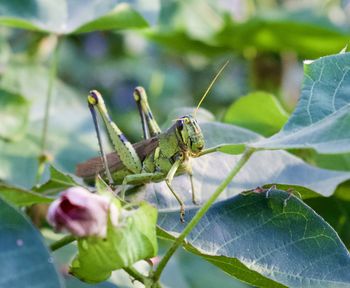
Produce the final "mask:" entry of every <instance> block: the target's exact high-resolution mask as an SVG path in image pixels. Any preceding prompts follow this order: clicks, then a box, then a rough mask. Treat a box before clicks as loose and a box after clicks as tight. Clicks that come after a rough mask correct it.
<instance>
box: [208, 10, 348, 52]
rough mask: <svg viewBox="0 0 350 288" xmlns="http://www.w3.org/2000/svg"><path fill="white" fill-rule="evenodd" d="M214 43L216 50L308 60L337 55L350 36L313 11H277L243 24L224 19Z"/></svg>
mask: <svg viewBox="0 0 350 288" xmlns="http://www.w3.org/2000/svg"><path fill="white" fill-rule="evenodd" d="M247 35H249V37H247ZM214 39H215V40H213V41H212V42H214V43H215V44H216V45H217V46H219V47H225V48H226V49H231V50H234V51H238V52H242V53H244V52H248V51H253V53H254V52H255V53H256V51H258V52H267V51H268V52H281V51H294V52H295V53H297V54H298V55H300V56H301V57H305V58H310V57H320V56H324V55H328V54H334V53H337V52H338V51H340V50H341V49H343V47H344V46H345V45H346V44H347V43H348V41H349V32H348V31H346V29H343V28H342V27H339V26H336V25H334V24H333V23H332V22H331V21H329V19H327V18H325V17H319V16H318V15H316V14H315V13H314V12H312V11H296V12H292V13H290V12H284V11H282V10H281V9H279V10H277V11H270V12H268V13H257V15H254V17H252V18H250V19H248V20H247V21H246V22H243V23H242V22H234V21H233V20H232V19H229V18H228V19H227V18H226V23H225V25H224V27H223V28H222V30H221V31H220V32H219V33H217V35H215V38H214ZM242 39H244V41H242ZM315 43H317V44H315Z"/></svg>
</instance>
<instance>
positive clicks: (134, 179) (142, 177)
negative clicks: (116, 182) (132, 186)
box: [120, 172, 164, 200]
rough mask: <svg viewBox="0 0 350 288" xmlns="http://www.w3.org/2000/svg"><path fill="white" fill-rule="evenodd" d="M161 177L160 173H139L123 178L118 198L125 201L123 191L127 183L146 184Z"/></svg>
mask: <svg viewBox="0 0 350 288" xmlns="http://www.w3.org/2000/svg"><path fill="white" fill-rule="evenodd" d="M161 176H164V174H163V173H160V172H154V173H140V174H130V175H127V176H125V177H124V179H123V183H122V189H121V192H120V197H121V198H122V199H123V200H124V199H125V191H126V186H127V185H128V184H129V183H137V184H140V183H147V182H149V181H152V179H154V178H159V177H161Z"/></svg>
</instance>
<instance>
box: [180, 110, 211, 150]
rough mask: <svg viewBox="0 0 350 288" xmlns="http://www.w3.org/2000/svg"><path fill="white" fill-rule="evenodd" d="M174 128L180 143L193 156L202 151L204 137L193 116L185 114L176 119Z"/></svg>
mask: <svg viewBox="0 0 350 288" xmlns="http://www.w3.org/2000/svg"><path fill="white" fill-rule="evenodd" d="M176 130H177V133H178V134H179V136H180V138H181V141H182V143H183V144H184V146H186V147H187V148H188V150H189V151H190V152H191V154H192V155H193V156H195V155H196V154H198V153H199V152H200V151H202V149H203V147H204V137H203V134H202V131H201V128H200V127H199V125H198V123H197V120H196V119H195V118H193V117H192V116H191V115H187V116H183V117H181V118H180V119H178V120H176Z"/></svg>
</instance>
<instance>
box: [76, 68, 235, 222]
mask: <svg viewBox="0 0 350 288" xmlns="http://www.w3.org/2000/svg"><path fill="white" fill-rule="evenodd" d="M227 64H228V62H226V63H225V65H224V66H223V67H222V68H221V69H220V71H219V72H218V73H217V75H216V76H215V77H214V79H213V81H212V82H211V84H210V85H209V87H208V89H207V91H206V92H205V94H204V95H203V97H202V99H201V101H200V102H199V104H198V107H199V105H200V104H201V102H202V101H203V99H204V98H205V97H206V95H207V93H208V92H209V90H210V88H211V86H212V85H213V83H214V82H215V81H216V79H217V77H218V76H219V74H220V73H221V72H222V71H223V69H224V68H225V67H226V65H227ZM133 95H134V99H135V101H136V104H137V107H138V110H139V113H140V118H141V123H142V130H143V136H144V140H142V141H141V142H138V143H136V144H131V143H130V142H129V141H128V139H127V138H126V137H125V135H124V134H123V133H122V131H121V130H120V129H119V128H118V126H117V125H116V124H115V123H114V122H113V121H112V120H111V118H110V117H109V114H108V111H107V108H106V106H105V103H104V100H103V98H102V96H101V94H100V93H99V92H98V91H96V90H93V91H90V93H89V95H88V105H89V108H90V111H91V114H92V118H93V121H94V125H95V129H96V134H97V138H98V143H99V147H100V153H101V157H96V158H92V159H90V160H87V161H86V162H84V163H81V164H78V166H77V170H76V174H77V175H78V176H79V177H82V178H84V179H85V180H92V179H94V178H95V176H96V175H97V174H102V173H104V172H105V173H106V178H107V179H108V181H109V183H110V184H121V185H122V190H121V197H122V198H124V195H125V190H126V186H127V185H128V184H131V185H138V184H145V183H148V182H160V181H163V180H164V181H165V183H166V185H167V186H168V188H169V190H170V192H171V193H172V194H173V195H174V197H175V198H176V200H177V201H178V203H179V205H180V221H181V222H184V216H185V206H184V203H183V201H182V199H181V198H180V197H179V195H178V194H177V193H176V191H175V190H174V189H173V187H172V185H171V183H172V180H173V178H174V176H176V175H180V174H184V173H187V174H188V175H189V179H190V182H191V190H192V191H191V193H192V202H193V203H194V204H196V198H195V189H194V185H193V177H192V168H191V164H190V161H189V160H190V158H193V157H199V156H201V155H203V154H206V153H207V151H206V150H204V144H205V141H204V136H203V134H202V131H201V129H200V127H199V125H198V123H197V120H196V119H195V117H193V116H191V115H186V116H183V117H181V118H179V119H176V121H175V123H174V124H173V125H172V126H171V127H170V128H169V129H167V130H166V131H164V132H161V130H160V128H159V126H158V124H157V122H156V120H155V119H154V117H153V114H152V111H151V109H150V107H149V104H148V100H147V95H146V92H145V90H144V89H143V88H142V87H136V88H135V90H134V93H133ZM198 107H197V109H198ZM96 110H97V111H98V112H99V114H100V116H101V118H102V121H103V123H104V125H105V127H106V130H107V132H108V135H109V137H110V139H111V141H112V144H113V146H114V149H115V151H116V153H115V152H114V153H110V154H108V155H105V153H104V151H103V148H102V141H101V137H100V132H99V127H98V122H97V117H96ZM196 111H197V110H196Z"/></svg>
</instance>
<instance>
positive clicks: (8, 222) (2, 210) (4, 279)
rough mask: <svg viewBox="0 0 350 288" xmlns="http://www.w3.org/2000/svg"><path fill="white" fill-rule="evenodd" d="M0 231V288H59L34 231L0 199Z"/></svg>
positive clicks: (51, 260)
mask: <svg viewBox="0 0 350 288" xmlns="http://www.w3.org/2000/svg"><path fill="white" fill-rule="evenodd" d="M0 229H1V238H0V263H2V267H1V270H0V286H1V287H13V288H17V287H18V288H22V287H33V288H39V287H50V288H59V287H63V285H62V283H61V279H60V277H59V275H58V272H57V271H56V269H55V266H54V264H53V258H52V256H51V255H50V254H49V252H48V250H47V248H46V247H45V245H44V243H43V241H42V239H41V236H40V234H39V233H38V231H37V230H36V229H35V228H34V226H33V225H32V224H31V223H30V222H29V221H28V220H27V219H26V218H25V217H24V216H23V215H22V214H20V213H19V212H18V211H17V210H15V209H14V208H13V207H11V206H10V205H8V204H7V203H6V202H4V201H3V200H2V199H1V198H0Z"/></svg>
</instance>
